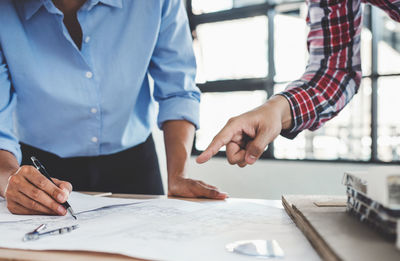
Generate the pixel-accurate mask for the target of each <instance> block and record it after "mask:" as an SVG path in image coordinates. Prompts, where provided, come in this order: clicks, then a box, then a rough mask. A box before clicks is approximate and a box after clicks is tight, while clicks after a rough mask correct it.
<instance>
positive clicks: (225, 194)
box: [219, 192, 229, 198]
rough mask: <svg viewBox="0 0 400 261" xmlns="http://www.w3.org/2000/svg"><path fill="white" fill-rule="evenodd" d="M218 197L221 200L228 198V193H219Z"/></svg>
mask: <svg viewBox="0 0 400 261" xmlns="http://www.w3.org/2000/svg"><path fill="white" fill-rule="evenodd" d="M219 196H220V197H221V198H229V195H228V193H226V192H220V193H219Z"/></svg>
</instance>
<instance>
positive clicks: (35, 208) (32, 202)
mask: <svg viewBox="0 0 400 261" xmlns="http://www.w3.org/2000/svg"><path fill="white" fill-rule="evenodd" d="M29 208H30V209H33V210H37V209H38V208H39V204H38V203H37V202H36V201H34V200H31V201H30V202H29Z"/></svg>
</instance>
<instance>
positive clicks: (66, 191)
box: [63, 188, 69, 196]
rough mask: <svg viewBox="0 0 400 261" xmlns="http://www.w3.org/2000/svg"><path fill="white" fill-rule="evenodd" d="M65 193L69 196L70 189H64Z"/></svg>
mask: <svg viewBox="0 0 400 261" xmlns="http://www.w3.org/2000/svg"><path fill="white" fill-rule="evenodd" d="M63 191H64V192H65V195H67V196H68V195H69V190H68V189H66V188H63Z"/></svg>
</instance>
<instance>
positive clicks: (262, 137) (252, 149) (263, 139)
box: [245, 131, 272, 164]
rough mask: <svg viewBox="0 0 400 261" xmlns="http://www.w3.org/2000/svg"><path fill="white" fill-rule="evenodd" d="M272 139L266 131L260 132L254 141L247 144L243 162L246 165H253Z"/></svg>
mask: <svg viewBox="0 0 400 261" xmlns="http://www.w3.org/2000/svg"><path fill="white" fill-rule="evenodd" d="M271 140H272V137H271V135H270V134H269V133H268V132H267V131H261V132H260V133H258V134H257V136H256V137H255V139H254V140H252V141H250V142H249V143H248V144H247V148H246V156H245V160H246V163H247V164H254V163H255V162H256V161H257V160H258V158H260V156H261V154H263V152H264V150H265V148H266V147H267V145H268V144H269V143H270V142H271Z"/></svg>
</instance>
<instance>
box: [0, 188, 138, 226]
mask: <svg viewBox="0 0 400 261" xmlns="http://www.w3.org/2000/svg"><path fill="white" fill-rule="evenodd" d="M137 202H141V201H140V200H136V199H124V198H106V197H95V196H91V195H86V194H82V193H78V192H72V193H71V194H70V195H69V198H68V203H69V204H70V205H71V207H72V209H73V210H74V212H75V214H80V213H83V212H86V211H92V210H96V209H100V208H104V207H112V206H119V205H127V204H134V203H137ZM66 216H67V217H68V216H69V217H70V214H69V213H67V215H66ZM38 217H47V216H37V215H13V214H11V213H10V211H8V209H7V207H6V202H5V200H4V199H3V198H1V197H0V223H1V222H12V221H22V220H28V219H32V218H38Z"/></svg>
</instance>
